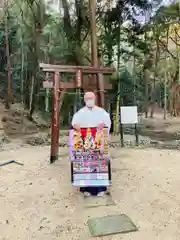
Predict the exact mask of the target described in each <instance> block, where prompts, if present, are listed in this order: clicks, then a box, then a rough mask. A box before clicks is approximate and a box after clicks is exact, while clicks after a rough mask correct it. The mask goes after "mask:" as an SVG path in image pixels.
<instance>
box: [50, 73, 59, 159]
mask: <svg viewBox="0 0 180 240" xmlns="http://www.w3.org/2000/svg"><path fill="white" fill-rule="evenodd" d="M53 84H54V88H53V112H52V126H51V156H50V163H53V162H55V161H56V160H57V159H58V150H59V106H60V104H59V101H60V91H59V88H60V78H59V73H58V72H54V76H53Z"/></svg>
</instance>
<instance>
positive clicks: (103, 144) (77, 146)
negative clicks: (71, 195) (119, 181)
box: [69, 128, 111, 187]
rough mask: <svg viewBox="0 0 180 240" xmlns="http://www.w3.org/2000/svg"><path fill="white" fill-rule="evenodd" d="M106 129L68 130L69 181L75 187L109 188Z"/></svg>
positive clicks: (109, 173)
mask: <svg viewBox="0 0 180 240" xmlns="http://www.w3.org/2000/svg"><path fill="white" fill-rule="evenodd" d="M108 144H109V134H108V129H107V128H104V129H102V130H98V129H97V128H81V129H80V131H76V130H74V129H72V130H70V139H69V145H70V152H69V157H70V161H71V181H72V185H73V186H75V187H86V186H87V187H90V186H106V187H108V186H110V185H111V165H110V155H109V149H108Z"/></svg>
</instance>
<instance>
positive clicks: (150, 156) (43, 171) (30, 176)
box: [0, 147, 180, 240]
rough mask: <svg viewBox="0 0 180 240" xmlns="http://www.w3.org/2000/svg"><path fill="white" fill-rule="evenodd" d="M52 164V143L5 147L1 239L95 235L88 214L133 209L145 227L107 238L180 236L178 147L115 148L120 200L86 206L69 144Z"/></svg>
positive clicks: (0, 171)
mask: <svg viewBox="0 0 180 240" xmlns="http://www.w3.org/2000/svg"><path fill="white" fill-rule="evenodd" d="M60 152H61V154H62V155H63V156H62V157H61V159H60V161H58V162H57V163H56V164H54V165H49V163H48V160H49V159H48V156H49V147H43V148H42V147H41V148H36V147H27V148H22V149H15V150H10V151H3V152H0V162H2V161H7V160H10V159H16V160H17V161H19V162H21V163H24V166H19V165H15V164H11V165H7V166H3V167H1V168H0V206H1V210H0V240H3V239H4V240H33V239H35V240H59V239H61V240H67V239H68V240H71V239H74V240H89V239H92V238H91V237H90V236H89V233H88V228H87V224H86V222H87V220H88V218H89V217H98V216H99V217H100V216H104V215H108V214H109V215H112V214H121V213H125V214H127V215H128V216H129V217H130V218H131V219H132V220H133V221H134V223H135V224H136V225H137V227H138V228H139V231H138V232H136V233H130V234H125V235H114V236H108V237H104V238H93V239H97V240H98V239H99V240H100V239H102V240H121V239H123V240H153V239H155V240H162V239H163V240H170V239H171V240H179V239H180V212H179V206H180V191H179V185H180V178H179V172H180V163H179V156H180V153H179V152H178V151H170V150H155V149H141V150H140V149H139V150H135V149H116V151H115V149H112V155H113V161H112V173H113V187H112V189H111V194H112V197H113V199H114V201H115V203H116V205H115V206H110V207H99V208H90V209H85V208H84V207H83V205H82V204H81V202H80V201H79V193H78V191H77V190H76V189H74V188H72V187H71V184H70V180H69V179H70V174H69V163H68V157H67V155H66V154H67V152H68V150H67V149H65V148H62V149H60Z"/></svg>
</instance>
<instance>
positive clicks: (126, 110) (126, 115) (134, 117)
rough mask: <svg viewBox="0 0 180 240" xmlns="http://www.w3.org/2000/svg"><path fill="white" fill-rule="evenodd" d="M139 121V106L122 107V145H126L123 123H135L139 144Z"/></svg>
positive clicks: (135, 132)
mask: <svg viewBox="0 0 180 240" xmlns="http://www.w3.org/2000/svg"><path fill="white" fill-rule="evenodd" d="M137 123H138V112H137V106H123V107H121V113H120V134H121V147H124V133H123V130H124V129H123V125H124V124H133V125H134V135H135V138H136V146H138V145H139V136H138V129H137Z"/></svg>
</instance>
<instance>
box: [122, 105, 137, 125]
mask: <svg viewBox="0 0 180 240" xmlns="http://www.w3.org/2000/svg"><path fill="white" fill-rule="evenodd" d="M121 123H122V124H136V123H138V112H137V106H128V107H121Z"/></svg>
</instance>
